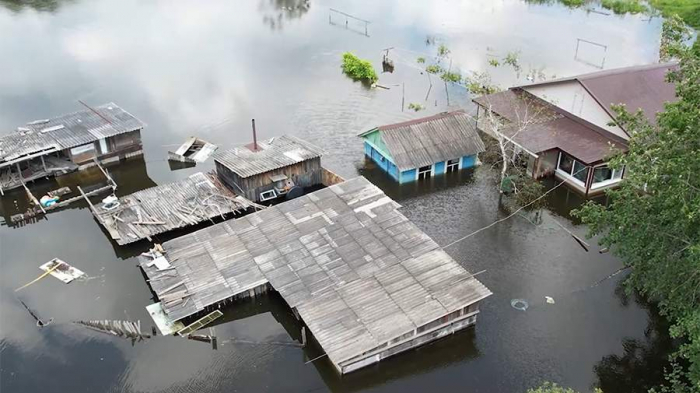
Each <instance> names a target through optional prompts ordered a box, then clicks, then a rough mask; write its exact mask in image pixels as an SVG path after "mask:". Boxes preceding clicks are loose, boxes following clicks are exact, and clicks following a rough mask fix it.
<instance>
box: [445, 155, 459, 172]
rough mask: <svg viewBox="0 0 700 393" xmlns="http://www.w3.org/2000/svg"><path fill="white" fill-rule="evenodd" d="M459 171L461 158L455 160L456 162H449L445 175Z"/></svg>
mask: <svg viewBox="0 0 700 393" xmlns="http://www.w3.org/2000/svg"><path fill="white" fill-rule="evenodd" d="M458 169H459V158H455V159H454V160H447V169H446V170H445V173H450V172H457V170H458Z"/></svg>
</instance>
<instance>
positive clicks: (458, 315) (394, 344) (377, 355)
mask: <svg viewBox="0 0 700 393" xmlns="http://www.w3.org/2000/svg"><path fill="white" fill-rule="evenodd" d="M478 314H479V304H478V303H474V304H471V305H469V306H466V307H464V308H462V309H460V310H457V311H455V312H452V313H450V314H447V315H444V316H442V317H440V318H437V319H436V320H434V321H432V322H430V323H427V324H425V325H423V326H421V327H419V328H417V329H414V330H413V331H410V332H408V333H406V334H403V335H401V336H399V337H396V338H394V339H392V340H391V341H389V342H385V343H384V344H382V345H380V346H378V347H377V348H375V349H373V350H370V351H367V352H365V353H364V354H362V355H359V356H357V357H355V358H352V359H349V360H346V361H343V362H341V364H339V365H336V368H337V369H339V371H340V372H341V374H347V373H350V372H353V371H356V370H359V369H361V368H363V367H367V366H369V365H370V364H373V363H376V362H379V361H380V360H382V359H386V358H388V357H391V356H394V355H397V354H399V353H401V352H405V351H407V350H410V349H414V348H417V347H419V346H421V345H425V344H427V343H430V342H432V341H435V340H438V339H440V338H443V337H446V336H448V335H450V334H453V333H455V332H457V331H459V330H462V329H465V328H467V327H469V326H472V325H474V324H476V319H477V315H478Z"/></svg>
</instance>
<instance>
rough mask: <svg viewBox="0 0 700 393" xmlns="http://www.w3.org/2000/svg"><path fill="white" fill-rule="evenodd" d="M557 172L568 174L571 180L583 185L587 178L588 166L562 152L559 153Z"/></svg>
mask: <svg viewBox="0 0 700 393" xmlns="http://www.w3.org/2000/svg"><path fill="white" fill-rule="evenodd" d="M557 172H559V173H561V174H564V175H566V176H569V177H570V178H571V179H572V180H574V181H575V182H576V183H580V184H581V185H585V184H586V179H587V178H588V168H587V167H586V165H584V164H582V163H580V162H578V161H576V160H575V159H574V158H573V157H571V156H570V155H568V154H566V153H564V152H561V153H559V162H558V163H557Z"/></svg>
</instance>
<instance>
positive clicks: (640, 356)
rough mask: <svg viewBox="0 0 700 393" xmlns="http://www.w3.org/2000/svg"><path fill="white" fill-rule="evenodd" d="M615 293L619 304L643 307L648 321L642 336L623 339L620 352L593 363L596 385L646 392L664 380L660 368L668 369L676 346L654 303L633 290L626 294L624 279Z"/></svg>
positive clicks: (610, 388)
mask: <svg viewBox="0 0 700 393" xmlns="http://www.w3.org/2000/svg"><path fill="white" fill-rule="evenodd" d="M615 293H616V295H617V296H618V297H619V298H620V301H621V302H622V304H623V305H628V304H630V303H632V302H636V303H637V304H638V305H639V306H640V307H642V308H644V309H645V310H647V313H648V315H649V319H648V321H649V322H648V325H647V328H646V330H645V332H644V339H631V338H626V339H623V340H622V348H623V354H622V355H616V354H615V355H608V356H605V357H603V359H601V361H600V362H599V363H598V364H597V365H595V366H594V368H593V370H594V371H595V373H596V375H597V376H598V383H597V384H596V385H597V386H598V387H600V388H601V389H602V390H603V391H604V392H629V393H633V392H647V391H649V389H650V388H652V387H654V386H658V385H660V384H662V383H664V369H670V368H671V365H670V362H669V360H668V357H669V355H670V354H671V353H672V352H673V350H674V349H675V348H676V346H677V345H676V343H675V342H674V340H673V339H672V338H671V337H670V336H669V333H668V329H669V323H668V321H667V320H666V319H665V318H664V317H663V316H661V315H659V310H658V307H657V306H656V304H655V303H651V302H649V301H648V300H646V299H644V298H643V297H642V296H641V295H639V294H638V293H636V292H635V293H633V294H632V295H629V294H628V293H627V291H626V290H625V286H624V280H621V281H620V284H619V285H618V287H617V289H616V291H615Z"/></svg>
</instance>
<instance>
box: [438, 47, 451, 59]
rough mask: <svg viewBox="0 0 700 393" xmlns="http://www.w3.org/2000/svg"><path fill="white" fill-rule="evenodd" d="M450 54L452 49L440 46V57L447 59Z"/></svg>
mask: <svg viewBox="0 0 700 393" xmlns="http://www.w3.org/2000/svg"><path fill="white" fill-rule="evenodd" d="M449 54H450V49H449V48H447V46H445V44H440V46H438V50H437V55H438V57H447V56H448V55H449Z"/></svg>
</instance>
